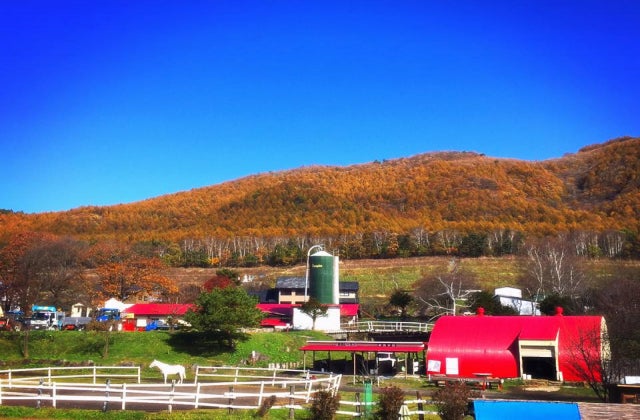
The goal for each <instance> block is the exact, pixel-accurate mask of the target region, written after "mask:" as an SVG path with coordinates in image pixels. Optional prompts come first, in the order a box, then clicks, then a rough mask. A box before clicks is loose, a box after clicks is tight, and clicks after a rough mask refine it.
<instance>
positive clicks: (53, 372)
mask: <svg viewBox="0 0 640 420" xmlns="http://www.w3.org/2000/svg"><path fill="white" fill-rule="evenodd" d="M116 372H123V373H116ZM77 378H89V379H91V381H92V382H93V383H94V384H96V383H97V382H98V379H102V378H108V379H114V378H117V379H122V380H124V379H135V380H136V381H137V383H140V366H64V367H42V368H26V369H6V370H0V380H3V379H4V380H5V383H8V384H9V385H11V384H12V383H13V382H16V381H19V382H33V381H38V380H40V379H42V380H45V381H46V382H47V383H51V382H53V381H54V380H60V379H77Z"/></svg>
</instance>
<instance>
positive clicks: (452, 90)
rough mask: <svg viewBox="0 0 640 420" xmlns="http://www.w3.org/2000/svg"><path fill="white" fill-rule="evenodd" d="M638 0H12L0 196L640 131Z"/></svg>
mask: <svg viewBox="0 0 640 420" xmlns="http://www.w3.org/2000/svg"><path fill="white" fill-rule="evenodd" d="M639 23H640V2H638V1H636V0H603V1H590V0H575V1H563V0H554V1H547V0H530V1H518V0H510V1H491V0H488V1H477V0H470V1H464V0H459V1H455V2H446V1H436V0H422V1H398V0H396V1H376V0H366V1H346V0H341V1H329V0H324V1H286V0H281V1H269V0H263V1H242V0H229V1H227V0H218V1H188V0H187V1H163V0H136V1H131V0H127V1H118V0H108V1H107V0H92V1H85V0H77V1H71V0H57V1H48V0H41V1H34V0H7V1H2V2H0V80H1V81H2V89H0V179H2V180H3V182H2V184H0V209H10V210H14V211H24V212H27V213H33V212H45V211H60V210H68V209H71V208H76V207H79V206H86V205H100V206H102V205H112V204H118V203H128V202H135V201H139V200H143V199H146V198H151V197H155V196H160V195H164V194H170V193H175V192H178V191H184V190H190V189H192V188H198V187H202V186H208V185H213V184H218V183H221V182H224V181H230V180H234V179H237V178H241V177H244V176H247V175H251V174H256V173H262V172H269V171H280V170H286V169H293V168H299V167H303V166H310V165H339V166H346V165H352V164H359V163H366V162H371V161H374V160H383V159H394V158H399V157H407V156H413V155H416V154H419V153H425V152H434V151H445V150H454V151H474V152H479V153H485V154H486V155H489V156H493V157H506V158H517V159H523V160H545V159H550V158H556V157H561V156H562V155H564V154H565V153H574V152H577V151H578V149H580V148H581V147H584V146H586V145H589V144H594V143H602V142H604V141H606V140H609V139H611V138H615V137H619V136H623V135H632V136H637V135H640V117H639V115H640V109H639V108H640V107H639V103H640V100H639V98H640V78H639V75H640V33H639V32H638V24H639Z"/></svg>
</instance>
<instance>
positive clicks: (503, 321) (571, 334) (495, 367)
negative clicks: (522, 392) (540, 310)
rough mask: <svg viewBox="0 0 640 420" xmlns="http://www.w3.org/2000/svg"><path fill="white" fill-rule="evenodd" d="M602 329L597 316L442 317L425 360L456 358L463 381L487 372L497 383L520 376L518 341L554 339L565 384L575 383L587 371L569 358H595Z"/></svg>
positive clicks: (578, 362)
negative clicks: (578, 353) (586, 355)
mask: <svg viewBox="0 0 640 420" xmlns="http://www.w3.org/2000/svg"><path fill="white" fill-rule="evenodd" d="M603 328H605V327H604V319H603V318H602V317H601V316H444V317H441V318H439V319H438V320H437V321H436V323H435V325H434V328H433V331H432V333H431V337H430V338H429V351H428V352H427V360H428V361H434V362H440V366H442V364H444V362H445V360H446V359H452V358H456V359H459V373H458V375H460V376H463V377H472V376H473V374H474V372H491V374H492V376H494V377H498V378H516V377H519V376H520V373H521V372H520V369H519V356H518V343H519V340H555V339H556V337H557V339H558V353H559V354H558V355H557V357H558V363H559V371H561V372H562V373H563V375H564V380H568V381H579V380H581V378H580V374H579V371H580V369H584V368H585V366H581V365H580V363H581V361H580V360H576V358H575V357H574V354H573V353H575V352H576V350H577V349H578V347H580V348H581V350H582V351H583V352H590V353H591V354H592V355H593V357H598V355H599V354H600V343H599V342H596V341H597V340H598V337H601V336H602V329H603ZM585 337H593V339H591V340H586V339H585ZM582 363H583V364H584V361H582ZM438 365H439V364H438V363H434V366H438ZM432 372H435V373H442V371H440V372H438V371H437V370H434V371H432Z"/></svg>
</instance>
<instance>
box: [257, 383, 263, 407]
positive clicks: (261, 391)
mask: <svg viewBox="0 0 640 420" xmlns="http://www.w3.org/2000/svg"><path fill="white" fill-rule="evenodd" d="M263 393H264V381H260V395H259V396H258V407H260V406H261V405H262V394H263Z"/></svg>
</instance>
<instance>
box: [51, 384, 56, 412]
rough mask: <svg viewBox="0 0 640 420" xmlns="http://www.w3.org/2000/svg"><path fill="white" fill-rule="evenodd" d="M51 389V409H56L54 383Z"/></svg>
mask: <svg viewBox="0 0 640 420" xmlns="http://www.w3.org/2000/svg"><path fill="white" fill-rule="evenodd" d="M52 385H53V386H52V388H51V398H52V400H51V405H52V406H53V408H56V383H55V382H54V383H53V384H52Z"/></svg>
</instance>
